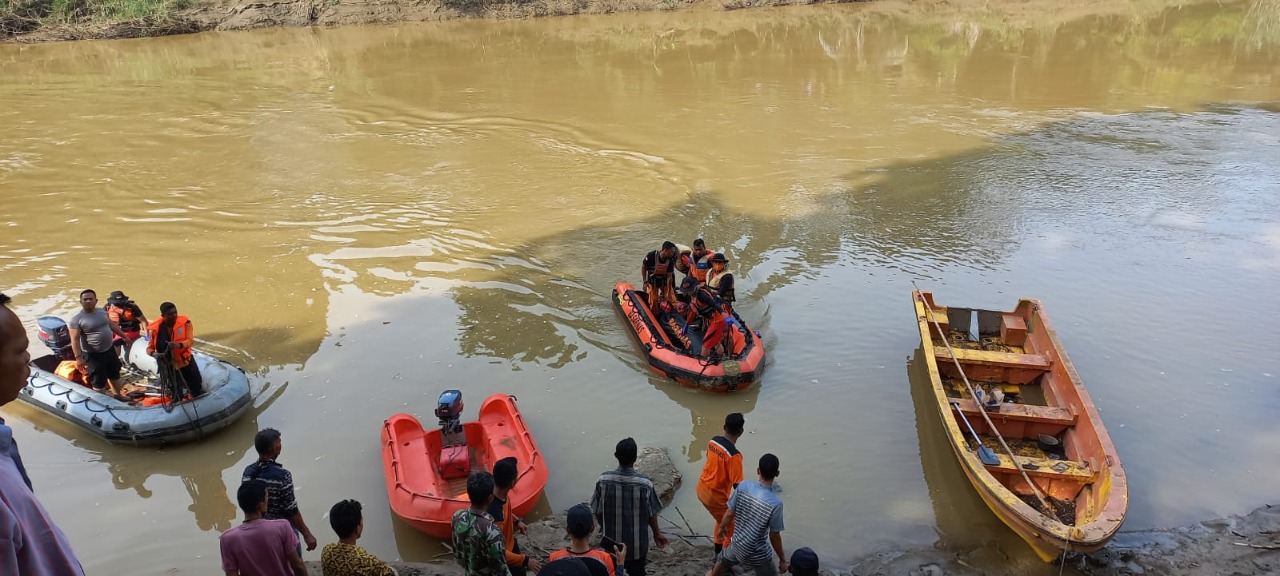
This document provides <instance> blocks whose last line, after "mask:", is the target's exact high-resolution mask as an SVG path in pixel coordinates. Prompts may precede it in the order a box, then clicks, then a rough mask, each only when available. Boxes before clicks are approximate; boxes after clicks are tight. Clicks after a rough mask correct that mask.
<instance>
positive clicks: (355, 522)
mask: <svg viewBox="0 0 1280 576" xmlns="http://www.w3.org/2000/svg"><path fill="white" fill-rule="evenodd" d="M329 525H330V526H333V531H334V532H336V533H337V534H338V541H337V542H335V543H333V544H325V546H324V550H322V551H321V552H320V567H321V569H322V570H323V572H324V575H325V576H397V575H396V571H395V570H394V569H392V568H391V567H390V566H387V563H386V562H383V561H382V560H379V559H378V557H377V556H374V555H373V554H370V553H368V552H366V551H365V549H364V548H361V547H360V546H359V545H357V544H356V540H359V539H360V534H361V533H363V532H364V516H363V515H362V514H361V513H360V503H359V502H356V501H355V500H343V501H341V502H339V503H337V504H334V505H333V508H330V509H329Z"/></svg>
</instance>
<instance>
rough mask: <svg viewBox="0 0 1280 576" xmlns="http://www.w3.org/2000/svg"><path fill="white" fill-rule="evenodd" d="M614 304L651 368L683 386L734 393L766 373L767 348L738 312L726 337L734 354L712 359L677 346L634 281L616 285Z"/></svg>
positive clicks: (734, 314)
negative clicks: (636, 287) (736, 325)
mask: <svg viewBox="0 0 1280 576" xmlns="http://www.w3.org/2000/svg"><path fill="white" fill-rule="evenodd" d="M613 305H614V307H615V308H616V309H617V310H618V313H619V314H621V315H622V318H623V320H624V321H625V322H624V324H625V325H626V326H627V328H628V332H630V334H631V336H632V338H633V339H634V340H635V341H636V343H637V344H638V345H639V346H640V351H641V352H642V353H643V354H644V356H645V360H646V361H647V362H648V363H649V368H650V369H651V370H653V371H654V372H656V373H658V374H661V375H663V376H666V377H667V378H670V379H672V380H675V381H676V382H678V383H680V384H682V385H684V386H688V387H690V388H698V389H701V390H707V391H710V392H735V391H738V390H743V389H745V388H748V387H750V386H751V384H753V383H754V382H755V381H756V380H757V379H758V378H759V377H760V375H761V374H762V373H763V372H764V362H765V351H764V344H763V343H762V342H761V341H760V335H759V334H757V333H755V331H753V330H751V328H749V327H748V326H747V324H746V323H745V322H743V321H742V317H741V316H738V313H737V312H734V313H733V317H734V318H735V319H737V321H738V327H737V328H731V329H730V330H729V333H728V335H727V336H726V337H727V338H732V339H733V350H734V353H733V355H732V357H730V358H726V359H723V360H720V361H715V362H709V361H707V360H706V359H704V358H701V357H698V356H695V355H692V354H689V353H687V352H685V351H684V350H683V349H682V346H677V345H674V343H673V342H672V337H671V335H669V334H668V333H667V332H666V331H664V330H663V329H662V328H661V327H660V326H659V320H658V317H657V316H656V315H654V313H653V312H652V311H651V310H649V306H648V303H647V301H646V300H645V294H644V293H643V292H637V291H636V290H635V287H633V286H632V285H631V284H629V283H627V282H618V283H617V284H616V285H615V286H614V288H613Z"/></svg>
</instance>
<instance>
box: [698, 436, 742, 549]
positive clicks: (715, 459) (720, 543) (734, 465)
mask: <svg viewBox="0 0 1280 576" xmlns="http://www.w3.org/2000/svg"><path fill="white" fill-rule="evenodd" d="M746 422H747V421H746V419H745V418H743V417H742V414H741V413H740V412H734V413H733V414H730V415H728V416H725V417H724V436H716V437H715V438H712V439H711V442H710V443H709V444H707V463H706V464H705V465H703V467H702V476H701V477H699V478H698V500H700V501H702V505H703V506H705V507H706V508H707V512H710V513H711V517H712V518H714V519H715V521H716V528H715V531H714V532H712V534H715V535H716V537H715V538H714V539H713V542H714V543H715V545H716V555H717V556H719V554H720V551H721V550H722V549H724V547H725V546H728V545H729V540H730V539H732V538H733V522H732V521H730V522H729V525H728V526H727V527H726V528H725V530H724V531H723V532H724V536H723V537H721V536H720V533H721V530H720V528H721V526H720V524H721V520H723V518H724V515H725V514H724V513H725V512H727V511H728V510H729V495H730V494H731V493H733V489H734V488H737V487H738V483H739V482H741V481H742V453H741V452H738V446H737V442H738V438H740V437H742V427H743V426H744V425H745V424H746Z"/></svg>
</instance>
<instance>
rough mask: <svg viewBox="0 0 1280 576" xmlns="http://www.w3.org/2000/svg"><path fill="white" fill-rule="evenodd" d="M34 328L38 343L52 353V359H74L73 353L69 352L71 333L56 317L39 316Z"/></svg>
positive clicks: (65, 324)
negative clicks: (42, 343)
mask: <svg viewBox="0 0 1280 576" xmlns="http://www.w3.org/2000/svg"><path fill="white" fill-rule="evenodd" d="M36 326H37V327H38V330H37V332H36V334H37V335H38V336H39V337H40V341H41V342H44V345H45V346H48V347H49V350H51V351H53V355H54V357H56V358H57V359H59V360H74V359H75V352H73V351H72V350H71V331H70V330H68V329H67V323H66V322H63V321H62V319H61V318H59V317H57V316H41V317H40V318H38V319H36Z"/></svg>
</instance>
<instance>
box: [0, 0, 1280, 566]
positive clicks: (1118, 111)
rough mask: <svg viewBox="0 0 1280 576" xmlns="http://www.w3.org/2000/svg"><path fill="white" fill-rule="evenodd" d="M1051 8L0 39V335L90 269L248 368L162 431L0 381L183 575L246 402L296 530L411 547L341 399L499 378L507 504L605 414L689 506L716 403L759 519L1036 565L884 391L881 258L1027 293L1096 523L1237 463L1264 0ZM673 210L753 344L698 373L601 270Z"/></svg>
mask: <svg viewBox="0 0 1280 576" xmlns="http://www.w3.org/2000/svg"><path fill="white" fill-rule="evenodd" d="M997 4H998V3H997ZM1018 6H1021V4H1019V5H1018ZM1046 6H1047V7H1045V8H1043V9H1039V10H1023V9H1022V8H1018V7H1017V6H1013V5H1011V7H1009V8H999V7H995V8H991V7H989V8H986V9H980V8H977V7H974V8H971V9H957V8H946V7H938V6H934V7H929V6H922V5H921V3H912V4H900V3H898V2H896V1H887V2H880V3H871V4H858V5H841V6H831V7H816V8H798V9H779V10H759V11H741V12H675V13H665V14H651V15H630V16H615V17H609V18H563V19H547V20H534V21H524V22H461V23H449V24H430V25H404V26H395V27H355V28H342V29H280V30H264V31H257V32H249V33H210V34H200V35H195V36H183V37H172V38H160V39H148V40H137V41H116V42H93V43H73V44H51V45H40V46H14V45H6V46H0V125H2V126H4V127H5V129H4V130H3V131H0V198H2V200H0V206H2V209H0V288H2V289H3V290H4V291H5V292H6V293H8V294H10V295H11V296H13V297H14V299H15V306H16V308H17V309H18V311H19V313H20V314H21V315H22V317H23V318H24V319H25V320H26V321H27V323H28V325H29V327H31V330H32V335H33V336H34V319H35V318H36V317H37V316H38V315H41V314H46V313H57V314H62V315H70V314H71V313H72V312H73V311H74V309H75V307H76V305H75V298H76V295H77V294H78V292H79V291H80V290H81V289H83V288H85V287H93V288H96V289H97V290H98V291H99V293H100V294H104V293H105V292H108V291H111V290H116V289H122V290H125V291H126V292H127V293H128V294H129V295H130V296H131V297H133V298H134V299H135V300H137V301H138V302H139V303H140V304H141V305H142V306H143V307H144V309H145V311H146V312H147V313H149V314H154V311H155V310H156V308H157V306H158V304H159V303H160V302H161V301H164V300H172V301H174V302H176V303H177V304H178V306H179V307H180V308H181V310H182V311H183V312H184V313H186V314H189V315H190V316H191V317H192V318H193V320H194V322H195V326H196V333H197V337H198V340H199V342H200V345H201V346H202V347H203V349H204V350H206V351H208V352H210V353H213V354H216V355H219V356H222V357H224V358H227V359H229V360H231V361H233V362H235V363H237V364H239V365H241V366H243V367H244V368H245V369H246V370H249V371H250V372H251V373H252V376H253V377H252V381H253V384H254V391H255V394H256V401H255V408H254V410H253V411H252V412H251V414H250V415H249V416H247V417H245V418H244V420H243V421H241V422H240V423H238V424H236V425H235V426H234V427H233V428H231V429H229V430H227V431H226V432H224V433H221V434H219V435H217V436H215V437H213V438H210V439H208V440H206V441H205V442H203V443H201V444H195V445H188V446H180V447H174V448H169V449H166V450H161V451H157V450H153V449H135V448H126V447H111V446H106V445H104V444H103V443H102V442H101V441H99V440H97V439H95V438H92V437H88V436H87V435H85V434H83V433H81V432H79V431H78V430H76V429H73V428H71V427H69V426H67V425H64V424H61V423H60V422H58V421H56V420H54V419H53V418H51V417H49V416H47V415H45V414H43V413H40V412H37V411H35V410H33V409H31V408H29V407H26V406H20V405H16V404H15V405H10V406H6V407H5V408H4V409H3V415H4V417H5V418H6V419H7V420H8V421H9V422H10V423H11V424H12V425H14V427H15V428H16V429H17V434H18V438H19V439H20V441H21V443H22V446H23V450H24V453H25V455H26V460H27V463H28V466H29V468H30V470H31V474H32V476H33V480H34V481H35V483H36V487H37V490H38V493H39V495H40V497H41V499H42V500H43V501H44V502H45V504H46V506H47V507H48V508H49V509H50V510H51V512H52V513H53V515H54V516H55V518H56V519H57V520H58V521H59V522H60V523H61V524H62V526H63V527H64V528H65V529H66V531H67V532H68V534H69V535H70V537H71V539H72V542H74V543H75V546H76V548H77V551H78V552H79V553H80V555H81V557H82V558H83V559H84V561H85V563H86V568H88V570H89V572H90V573H95V574H97V573H103V574H110V573H119V572H120V570H121V569H122V568H123V567H125V566H129V567H131V568H132V569H133V570H132V571H131V573H136V574H167V573H184V574H207V573H210V572H213V571H216V569H217V556H218V551H217V542H216V541H217V534H218V533H219V532H220V531H222V530H225V529H227V528H229V527H230V526H232V525H233V524H234V523H236V522H238V521H239V520H238V516H237V514H236V510H235V506H234V505H233V504H232V499H231V498H229V497H228V493H229V490H232V489H233V488H234V487H235V486H236V485H237V484H238V480H239V472H240V470H241V469H242V468H243V467H244V466H245V465H246V464H248V463H249V462H250V461H251V460H252V459H253V457H254V456H253V450H252V448H251V444H252V436H253V433H254V431H255V430H256V429H257V428H259V427H264V426H272V427H275V428H278V429H280V430H281V431H282V432H283V434H284V454H283V456H282V457H281V461H282V462H283V463H284V464H286V465H287V466H288V467H289V468H290V469H291V470H292V471H293V473H294V475H295V478H296V479H297V483H298V497H299V499H300V501H301V504H302V511H303V513H304V515H305V517H306V518H307V519H308V521H309V523H310V525H311V526H312V527H313V529H314V530H315V532H316V534H317V535H318V536H320V539H321V542H322V543H323V542H329V541H333V540H334V538H333V536H332V534H331V532H330V531H329V529H328V526H327V521H326V520H325V518H324V515H325V513H326V512H327V510H328V508H329V506H330V505H331V504H333V503H334V502H336V501H337V500H339V499H342V498H356V499H359V500H360V501H362V502H364V504H365V515H366V516H365V532H364V538H363V539H362V540H361V543H362V544H363V545H365V546H366V547H367V548H368V549H370V550H371V551H373V552H374V553H376V554H379V555H381V556H384V557H387V558H403V559H407V560H424V559H428V558H430V557H431V556H433V555H435V554H437V553H439V552H440V551H441V549H440V547H439V546H438V544H437V543H435V542H434V541H432V540H431V539H429V538H427V537H425V536H423V535H421V534H419V533H417V532H415V531H413V530H412V529H410V528H408V527H407V526H406V525H405V524H403V523H402V522H400V521H398V520H396V519H394V518H393V517H392V515H391V514H390V511H389V509H388V507H387V504H386V502H387V500H386V493H385V489H384V486H383V479H382V469H381V462H380V459H379V452H378V433H379V430H380V425H381V423H382V421H383V419H384V418H386V417H387V416H388V415H390V414H392V413H395V412H399V411H408V412H412V413H416V414H419V415H421V416H423V417H425V418H427V419H428V423H430V422H431V420H430V418H431V416H430V411H431V408H432V407H433V402H434V400H435V398H436V395H437V394H438V393H439V392H440V391H441V390H443V389H445V388H450V387H456V388H460V389H462V390H463V391H464V395H465V396H466V397H467V399H468V405H469V406H471V407H472V408H471V411H470V412H469V414H471V415H473V416H474V414H475V410H476V409H478V407H479V402H480V400H481V398H483V397H484V396H485V395H487V394H490V393H495V392H506V393H513V394H516V395H517V396H518V397H519V399H520V406H521V408H522V410H523V411H524V413H525V415H526V418H527V420H528V421H529V424H530V427H531V428H532V430H533V432H534V434H535V435H536V436H537V439H538V442H539V444H540V445H541V447H542V449H543V450H544V452H545V453H546V456H547V459H548V461H549V463H550V465H551V469H552V476H553V481H552V483H551V484H550V485H549V486H548V487H547V490H546V494H547V498H546V500H545V501H544V503H543V504H542V506H541V507H540V511H541V512H540V513H541V514H546V513H550V512H551V511H553V510H554V511H557V513H558V511H561V510H564V509H566V508H567V507H568V506H570V505H571V504H573V503H575V502H578V501H580V500H583V499H586V498H588V497H589V495H590V489H591V486H592V483H593V482H594V479H595V474H596V473H597V472H599V471H600V470H603V469H605V468H607V467H609V466H611V463H612V457H611V453H612V447H613V445H614V443H615V442H616V441H617V440H618V439H620V438H622V437H626V436H634V437H636V438H637V440H639V441H640V443H641V444H647V445H657V446H665V447H667V448H669V449H670V451H671V453H672V455H673V457H674V459H675V460H676V461H677V464H678V465H679V467H680V469H681V471H682V472H683V473H684V474H685V480H686V488H685V489H683V490H681V491H680V492H679V493H678V495H677V498H676V504H677V505H678V506H680V508H681V509H682V511H683V512H684V513H685V515H686V516H688V517H689V520H690V521H691V522H692V523H693V525H694V528H695V529H697V530H699V531H700V532H709V531H710V529H711V521H710V518H709V517H708V516H707V515H706V513H705V512H704V511H703V510H702V508H701V507H700V505H698V503H697V500H696V497H695V496H694V493H693V490H692V489H691V484H692V483H693V482H694V481H696V477H697V472H698V470H699V469H700V466H701V463H702V460H703V450H704V448H705V445H706V442H707V440H708V438H709V437H710V436H712V435H714V434H715V433H717V432H718V431H719V427H720V426H719V425H720V423H721V421H722V420H723V417H724V415H725V414H726V413H728V412H732V411H741V412H745V413H746V418H747V428H748V431H749V433H748V435H746V436H745V437H744V438H743V439H742V441H741V442H740V447H741V449H742V450H743V452H744V453H745V454H746V456H747V459H748V461H749V462H753V461H754V459H755V458H757V457H758V456H759V455H760V454H762V453H764V452H770V451H771V452H775V453H777V454H778V455H779V456H780V457H781V460H782V476H781V478H780V481H781V483H782V484H783V485H784V494H785V502H786V511H787V527H788V530H787V532H786V536H785V539H786V542H787V545H788V549H790V548H792V547H794V546H796V545H799V544H802V543H803V544H807V545H810V546H813V547H814V548H816V549H817V550H818V551H819V553H821V554H822V556H823V558H824V561H826V560H827V559H830V561H831V562H832V563H833V564H835V565H840V564H848V563H849V562H851V561H852V560H853V559H855V558H857V557H859V556H861V555H864V554H868V553H872V552H877V551H882V550H887V549H893V548H897V547H904V546H928V545H932V544H934V543H935V542H936V543H938V545H941V546H955V547H969V546H981V545H991V546H997V547H999V548H1000V549H1001V550H1002V551H1003V552H1004V553H1005V554H1007V555H1009V556H1010V557H1011V558H1013V559H1014V560H1015V561H1018V562H1028V566H1034V565H1036V564H1038V563H1037V562H1036V561H1035V560H1034V557H1033V556H1032V554H1031V552H1030V550H1029V549H1027V548H1026V547H1025V546H1023V545H1022V544H1020V542H1018V541H1017V540H1016V538H1013V537H1012V536H1011V534H1010V533H1008V532H1007V531H1006V530H1005V529H1004V528H1003V527H1002V526H1000V525H999V524H998V522H996V521H995V520H994V518H993V517H991V516H990V514H989V513H987V512H986V511H985V510H984V509H982V508H981V505H980V504H977V503H976V502H977V500H976V498H975V497H974V496H973V494H972V491H971V490H970V489H969V487H968V486H967V485H965V484H963V481H962V477H961V476H959V474H958V468H956V467H955V464H954V462H952V461H951V460H949V457H948V456H947V454H946V450H947V448H946V446H944V445H941V444H938V443H937V442H936V441H935V440H932V439H930V438H931V437H932V434H934V433H936V432H928V431H932V430H936V422H933V421H931V420H927V419H924V418H921V417H920V416H919V415H918V413H919V410H918V409H917V408H918V406H917V402H919V400H918V399H916V397H913V384H912V382H913V380H916V378H915V377H914V376H913V374H914V373H915V372H914V368H912V367H911V365H910V364H909V359H910V358H911V357H912V355H913V350H914V349H915V348H916V347H917V346H918V344H919V341H918V338H919V336H918V333H917V331H916V326H915V323H914V320H913V316H912V308H911V306H910V302H909V293H910V290H911V283H910V282H911V280H913V279H914V280H916V281H918V282H919V283H920V284H921V285H922V287H927V288H931V289H934V290H935V291H936V292H937V293H938V298H939V299H940V300H941V301H943V302H948V303H956V304H960V305H972V306H980V307H988V308H1010V307H1012V305H1013V304H1014V303H1015V302H1016V299H1017V298H1018V297H1020V296H1032V297H1037V298H1040V299H1042V300H1043V301H1044V303H1045V306H1046V308H1047V309H1048V311H1049V312H1050V314H1051V315H1052V317H1053V319H1054V321H1055V324H1056V326H1057V327H1058V329H1059V331H1060V332H1061V334H1060V336H1061V337H1062V339H1063V341H1064V343H1065V344H1066V346H1067V349H1068V351H1069V353H1070V355H1071V358H1072V360H1073V361H1074V362H1075V365H1076V367H1077V368H1078V369H1079V371H1080V373H1081V376H1082V377H1083V379H1084V381H1085V383H1086V384H1087V386H1088V387H1089V389H1090V391H1091V393H1092V395H1093V398H1094V400H1095V401H1096V402H1097V403H1098V405H1099V407H1100V409H1101V411H1102V414H1103V417H1104V419H1105V422H1106V424H1107V426H1108V428H1109V430H1110V432H1111V435H1112V438H1113V440H1114V441H1115V444H1116V445H1117V448H1118V450H1119V453H1120V455H1121V457H1122V459H1123V461H1124V463H1125V467H1126V470H1127V471H1128V474H1129V481H1130V488H1131V491H1132V492H1131V506H1130V511H1129V520H1128V522H1127V523H1126V528H1128V529H1141V528H1151V527H1164V526H1172V525H1176V524H1182V523H1187V522H1192V521H1196V520H1200V519H1204V518H1207V517H1210V516H1216V515H1224V514H1232V513H1239V512H1245V511H1247V510H1250V509H1252V508H1253V507H1255V506H1258V505H1260V504H1262V503H1264V502H1267V501H1268V500H1269V499H1270V500H1274V498H1275V489H1274V485H1275V483H1274V479H1275V478H1277V477H1280V476H1278V475H1280V458H1277V454H1280V424H1277V422H1278V420H1277V418H1276V414H1277V410H1280V394H1278V393H1277V390H1278V389H1280V387H1278V385H1280V380H1278V378H1277V376H1280V363H1278V361H1277V354H1276V353H1275V350H1274V342H1275V341H1276V340H1277V337H1280V328H1277V326H1280V324H1277V322H1275V321H1274V320H1273V319H1274V318H1276V317H1278V316H1280V303H1277V300H1276V296H1277V292H1276V288H1275V287H1276V286H1277V285H1278V284H1280V114H1278V113H1277V110H1280V107H1278V104H1277V103H1278V102H1280V12H1277V10H1276V8H1275V6H1276V5H1275V4H1274V3H1268V2H1240V3H1231V2H1225V3H1223V4H1222V5H1219V3H1217V2H1209V3H1194V2H1191V3H1179V2H1157V1H1150V2H1139V3H1132V4H1126V5H1125V7H1124V9H1123V10H1121V9H1118V8H1114V7H1108V6H1105V5H1104V6H1102V7H1095V6H1094V4H1093V3H1088V2H1080V3H1078V4H1077V3H1067V4H1057V3H1054V4H1047V5H1046ZM1002 10H1003V11H1004V12H1002ZM698 236H702V237H705V238H706V239H707V240H708V243H709V244H710V245H711V246H713V247H716V248H721V249H723V250H724V251H726V252H727V254H728V255H729V257H730V258H731V259H732V260H733V262H732V268H733V269H734V270H735V271H736V272H737V274H738V277H739V283H740V286H741V288H740V289H739V293H740V294H741V296H740V299H741V302H740V306H739V310H740V312H741V313H742V314H743V316H744V317H745V318H747V319H748V321H749V322H751V323H752V324H753V325H754V326H755V327H757V328H758V329H760V330H761V332H762V333H763V334H764V339H765V343H766V345H767V346H768V349H769V354H770V363H769V366H768V369H767V372H766V374H765V377H764V379H763V381H762V382H761V383H760V386H759V387H757V388H752V389H751V390H749V391H746V392H743V393H739V394H736V395H730V396H712V395H707V394H700V393H696V392H693V391H689V390H685V389H682V388H679V387H678V386H676V385H675V384H673V383H672V382H669V381H666V380H663V379H660V378H656V377H651V376H650V375H648V374H647V373H646V370H645V364H644V363H643V362H642V360H640V358H639V357H638V355H637V354H636V351H635V349H634V347H633V345H632V344H631V342H630V341H629V340H628V336H627V333H626V332H625V331H624V330H623V325H622V323H621V322H619V320H618V318H617V317H616V316H615V313H614V312H613V310H612V308H611V306H610V302H609V299H608V292H609V290H610V289H611V288H612V286H613V283H614V282H616V281H618V280H622V279H625V280H630V281H635V280H636V276H637V268H638V264H639V260H640V257H641V256H642V255H643V253H644V252H646V251H648V250H651V249H653V248H656V247H657V245H658V244H659V243H660V242H661V241H662V240H664V239H668V238H670V239H674V240H677V241H681V242H682V243H689V242H690V241H692V240H693V238H695V237H698ZM36 346H37V347H38V346H39V344H36ZM33 351H34V352H41V351H40V350H36V349H35V348H33ZM916 385H919V382H916ZM918 431H919V432H920V433H918ZM925 432H928V433H925ZM748 468H752V466H750V465H749V466H748ZM124 534H127V535H128V536H127V537H125V536H124ZM305 556H306V557H307V558H308V559H318V557H319V556H318V551H317V552H314V553H308V554H306V555H305ZM141 559H145V561H143V560H141Z"/></svg>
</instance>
